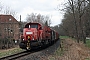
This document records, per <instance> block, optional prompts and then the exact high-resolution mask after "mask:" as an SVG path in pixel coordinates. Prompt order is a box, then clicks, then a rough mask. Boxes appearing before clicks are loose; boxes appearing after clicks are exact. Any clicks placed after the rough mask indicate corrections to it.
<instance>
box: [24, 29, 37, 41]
mask: <svg viewBox="0 0 90 60" xmlns="http://www.w3.org/2000/svg"><path fill="white" fill-rule="evenodd" d="M23 35H24V37H25V40H28V39H30V40H35V39H36V38H37V29H36V28H25V29H24V33H23Z"/></svg>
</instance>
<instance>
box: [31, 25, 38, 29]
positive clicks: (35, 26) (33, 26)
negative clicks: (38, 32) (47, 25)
mask: <svg viewBox="0 0 90 60" xmlns="http://www.w3.org/2000/svg"><path fill="white" fill-rule="evenodd" d="M30 28H38V25H30Z"/></svg>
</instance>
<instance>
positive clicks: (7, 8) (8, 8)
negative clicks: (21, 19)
mask: <svg viewBox="0 0 90 60" xmlns="http://www.w3.org/2000/svg"><path fill="white" fill-rule="evenodd" d="M3 13H4V14H6V15H12V16H13V17H16V14H17V13H16V12H15V11H14V10H12V9H11V8H10V7H7V6H6V7H5V8H4V9H3Z"/></svg>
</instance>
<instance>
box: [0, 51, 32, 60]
mask: <svg viewBox="0 0 90 60" xmlns="http://www.w3.org/2000/svg"><path fill="white" fill-rule="evenodd" d="M31 53H33V52H29V51H23V52H20V53H17V54H13V55H10V56H6V57H2V58H0V60H15V59H18V58H20V57H23V56H26V55H29V54H31Z"/></svg>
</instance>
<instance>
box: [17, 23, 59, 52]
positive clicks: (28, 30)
mask: <svg viewBox="0 0 90 60" xmlns="http://www.w3.org/2000/svg"><path fill="white" fill-rule="evenodd" d="M58 39H59V34H58V33H57V32H55V31H54V30H52V29H50V27H48V26H44V27H42V26H41V24H39V23H27V24H26V25H25V27H24V29H23V35H22V36H21V42H20V44H19V46H20V48H22V49H27V50H30V49H31V48H33V47H35V46H36V47H37V46H42V45H46V44H51V43H53V42H54V41H56V40H58Z"/></svg>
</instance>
